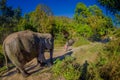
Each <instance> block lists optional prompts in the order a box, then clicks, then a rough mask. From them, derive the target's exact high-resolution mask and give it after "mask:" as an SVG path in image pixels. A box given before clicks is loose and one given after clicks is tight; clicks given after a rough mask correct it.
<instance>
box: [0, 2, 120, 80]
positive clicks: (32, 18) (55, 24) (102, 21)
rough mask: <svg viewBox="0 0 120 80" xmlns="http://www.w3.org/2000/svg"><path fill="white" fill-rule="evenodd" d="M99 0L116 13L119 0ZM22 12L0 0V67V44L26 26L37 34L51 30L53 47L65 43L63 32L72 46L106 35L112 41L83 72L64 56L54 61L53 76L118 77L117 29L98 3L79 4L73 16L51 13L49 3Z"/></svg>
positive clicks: (71, 79) (113, 79)
mask: <svg viewBox="0 0 120 80" xmlns="http://www.w3.org/2000/svg"><path fill="white" fill-rule="evenodd" d="M98 1H99V3H100V4H101V5H103V6H105V7H106V8H107V9H109V10H110V11H112V12H116V11H117V12H119V4H118V3H119V0H107V1H106V0H98ZM117 1H118V2H117ZM21 13H22V12H21V9H20V8H19V7H18V8H15V9H14V8H12V7H11V6H8V5H7V4H6V0H0V66H2V65H3V62H4V61H3V60H4V57H3V54H2V53H3V51H2V46H1V45H2V43H3V40H4V39H5V37H6V36H8V35H9V34H10V33H13V32H17V31H21V30H27V29H29V30H32V31H35V32H40V33H52V34H54V36H55V47H56V46H63V45H64V44H65V42H66V38H65V34H64V32H66V33H68V34H69V35H68V36H67V39H70V38H73V39H75V44H74V45H75V46H77V47H78V46H80V45H83V44H89V41H88V40H90V41H101V40H102V39H104V37H106V36H107V37H109V38H110V39H111V41H110V42H109V43H108V44H106V45H105V47H104V49H103V51H102V52H101V53H100V55H99V58H98V61H96V63H93V64H90V65H89V68H88V72H86V73H83V72H84V71H82V69H83V68H84V67H83V66H80V65H79V64H77V63H75V60H74V59H73V58H71V57H66V58H65V59H64V60H63V61H61V60H57V61H56V62H55V65H54V66H53V70H52V71H53V74H54V76H59V77H64V78H65V79H66V80H78V79H82V80H118V79H119V78H120V77H119V75H120V72H119V71H120V62H119V61H120V58H119V57H120V39H119V37H120V29H118V28H116V27H114V26H113V21H112V19H111V18H110V17H108V16H106V15H104V14H103V12H102V10H101V9H100V8H99V7H98V6H96V5H91V6H86V5H85V4H84V3H78V4H77V5H76V8H75V13H74V16H73V18H68V17H64V16H59V17H58V16H54V15H53V13H52V11H51V9H50V8H49V7H48V6H46V5H41V4H40V5H38V6H37V7H36V9H35V10H34V11H32V12H29V13H27V14H24V16H22V15H21ZM116 16H117V17H116V20H117V22H116V23H120V15H119V14H116ZM1 63H2V64H1ZM84 74H85V75H84ZM81 76H82V77H81Z"/></svg>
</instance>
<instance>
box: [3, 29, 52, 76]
mask: <svg viewBox="0 0 120 80" xmlns="http://www.w3.org/2000/svg"><path fill="white" fill-rule="evenodd" d="M53 48H54V38H53V36H52V35H51V34H42V33H37V32H32V31H29V30H26V31H20V32H16V33H12V34H11V35H9V36H8V37H7V38H6V39H5V40H4V42H3V49H4V56H5V59H6V64H7V57H8V58H9V59H10V60H11V61H12V63H13V64H14V65H15V66H16V69H17V70H18V71H19V72H21V73H22V75H23V76H24V77H27V76H28V75H29V73H27V72H26V71H25V69H24V65H25V64H26V63H27V62H29V61H31V60H32V59H33V58H38V59H37V60H38V62H40V63H41V64H42V63H44V60H45V57H44V51H45V49H48V50H49V51H50V62H51V64H53Z"/></svg>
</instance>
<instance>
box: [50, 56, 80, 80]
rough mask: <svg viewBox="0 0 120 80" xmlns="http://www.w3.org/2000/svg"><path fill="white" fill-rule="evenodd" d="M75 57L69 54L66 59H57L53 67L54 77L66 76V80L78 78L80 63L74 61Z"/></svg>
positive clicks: (76, 79)
mask: <svg viewBox="0 0 120 80" xmlns="http://www.w3.org/2000/svg"><path fill="white" fill-rule="evenodd" d="M74 61H75V60H74V58H73V57H70V56H67V57H65V59H64V60H62V61H61V60H60V59H57V60H56V61H55V65H54V66H53V68H52V72H53V76H54V78H60V77H62V78H65V80H78V79H79V77H80V74H81V72H80V69H81V67H80V65H79V64H77V63H75V62H74Z"/></svg>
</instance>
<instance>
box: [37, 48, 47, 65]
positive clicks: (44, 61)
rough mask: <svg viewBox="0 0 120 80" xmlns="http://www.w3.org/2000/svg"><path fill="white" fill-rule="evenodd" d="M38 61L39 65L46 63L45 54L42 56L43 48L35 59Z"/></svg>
mask: <svg viewBox="0 0 120 80" xmlns="http://www.w3.org/2000/svg"><path fill="white" fill-rule="evenodd" d="M37 61H38V63H39V64H40V66H41V67H43V66H45V65H46V64H47V63H46V59H45V56H44V50H43V49H42V50H40V53H39V55H38V59H37Z"/></svg>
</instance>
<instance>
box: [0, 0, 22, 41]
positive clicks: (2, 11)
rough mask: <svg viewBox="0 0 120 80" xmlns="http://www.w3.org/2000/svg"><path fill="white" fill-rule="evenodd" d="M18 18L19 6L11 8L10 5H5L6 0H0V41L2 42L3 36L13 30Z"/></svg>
mask: <svg viewBox="0 0 120 80" xmlns="http://www.w3.org/2000/svg"><path fill="white" fill-rule="evenodd" d="M20 18H21V9H20V8H17V9H13V8H12V7H11V6H7V4H6V0H0V31H1V33H0V43H2V41H3V40H4V38H5V36H7V35H8V34H10V33H11V32H14V27H16V26H17V24H18V22H19V20H20ZM3 33H4V34H3Z"/></svg>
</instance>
